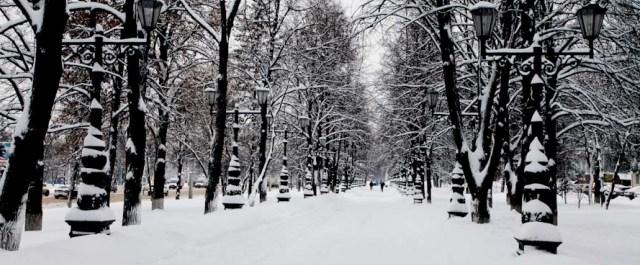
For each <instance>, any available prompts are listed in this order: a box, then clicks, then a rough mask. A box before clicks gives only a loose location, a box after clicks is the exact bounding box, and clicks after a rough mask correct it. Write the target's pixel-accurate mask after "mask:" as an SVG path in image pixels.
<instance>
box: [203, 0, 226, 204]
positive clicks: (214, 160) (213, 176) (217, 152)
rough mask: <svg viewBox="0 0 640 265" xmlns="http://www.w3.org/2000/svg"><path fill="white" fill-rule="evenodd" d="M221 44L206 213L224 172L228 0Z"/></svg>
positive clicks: (223, 7)
mask: <svg viewBox="0 0 640 265" xmlns="http://www.w3.org/2000/svg"><path fill="white" fill-rule="evenodd" d="M219 3H220V22H221V23H220V29H221V34H220V44H219V56H220V57H219V58H220V59H219V63H218V95H219V96H218V98H217V99H216V108H217V112H216V123H215V124H216V126H215V136H214V140H213V148H212V149H213V151H212V152H211V157H210V160H209V182H208V183H207V190H206V194H205V202H204V213H205V214H207V213H211V212H213V211H214V210H215V209H216V207H215V199H216V190H217V188H218V184H219V182H220V173H221V172H222V155H223V152H222V151H223V149H224V140H225V139H224V138H225V130H226V128H227V124H226V112H227V86H228V79H227V68H228V67H227V63H228V61H229V33H228V32H227V30H229V29H228V28H227V8H226V1H224V0H220V2H219Z"/></svg>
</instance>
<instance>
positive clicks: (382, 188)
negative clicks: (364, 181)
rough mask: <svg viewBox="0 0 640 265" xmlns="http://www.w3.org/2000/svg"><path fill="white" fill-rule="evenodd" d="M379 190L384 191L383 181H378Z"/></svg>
mask: <svg viewBox="0 0 640 265" xmlns="http://www.w3.org/2000/svg"><path fill="white" fill-rule="evenodd" d="M380 191H382V192H384V181H381V182H380Z"/></svg>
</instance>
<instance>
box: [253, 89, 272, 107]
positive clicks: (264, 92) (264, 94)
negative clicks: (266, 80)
mask: <svg viewBox="0 0 640 265" xmlns="http://www.w3.org/2000/svg"><path fill="white" fill-rule="evenodd" d="M269 92H270V90H269V89H268V88H266V87H262V86H260V87H257V88H256V98H257V99H258V104H260V105H264V104H267V99H268V98H269Z"/></svg>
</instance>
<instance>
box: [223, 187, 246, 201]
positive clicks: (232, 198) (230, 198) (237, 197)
mask: <svg viewBox="0 0 640 265" xmlns="http://www.w3.org/2000/svg"><path fill="white" fill-rule="evenodd" d="M227 188H228V187H227ZM222 203H223V204H227V203H228V204H244V203H245V200H244V198H242V196H240V195H227V196H224V197H223V198H222Z"/></svg>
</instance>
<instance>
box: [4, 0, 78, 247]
mask: <svg viewBox="0 0 640 265" xmlns="http://www.w3.org/2000/svg"><path fill="white" fill-rule="evenodd" d="M41 1H44V5H41V6H44V7H43V8H44V11H42V12H43V13H42V21H41V26H40V28H39V29H38V31H37V32H36V35H35V38H36V40H35V42H36V48H35V51H36V54H35V64H34V66H33V84H32V89H31V96H30V99H29V104H26V106H25V109H24V110H23V114H22V117H21V118H20V120H21V122H18V125H17V127H16V129H15V134H14V135H15V136H14V139H13V144H14V152H13V154H11V156H10V157H9V166H8V167H7V170H6V172H5V174H4V176H3V177H2V179H0V186H2V190H0V217H1V218H0V249H4V250H18V248H19V246H20V240H21V235H22V230H23V225H24V224H23V223H22V222H21V218H20V216H21V215H23V214H24V210H25V209H24V204H23V202H22V198H23V197H24V195H25V194H26V193H27V190H28V186H29V182H30V181H31V178H32V177H33V176H35V175H36V165H37V162H38V160H39V158H40V157H42V152H43V150H44V148H43V143H44V137H45V135H46V133H47V129H48V126H49V121H50V119H51V110H52V109H53V103H54V100H55V96H56V93H57V91H58V85H59V83H60V77H61V76H62V58H61V51H62V33H63V32H64V26H65V24H66V22H67V12H66V9H67V8H66V2H65V1H54V0H41ZM21 3H22V2H20V1H16V4H17V5H21Z"/></svg>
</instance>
